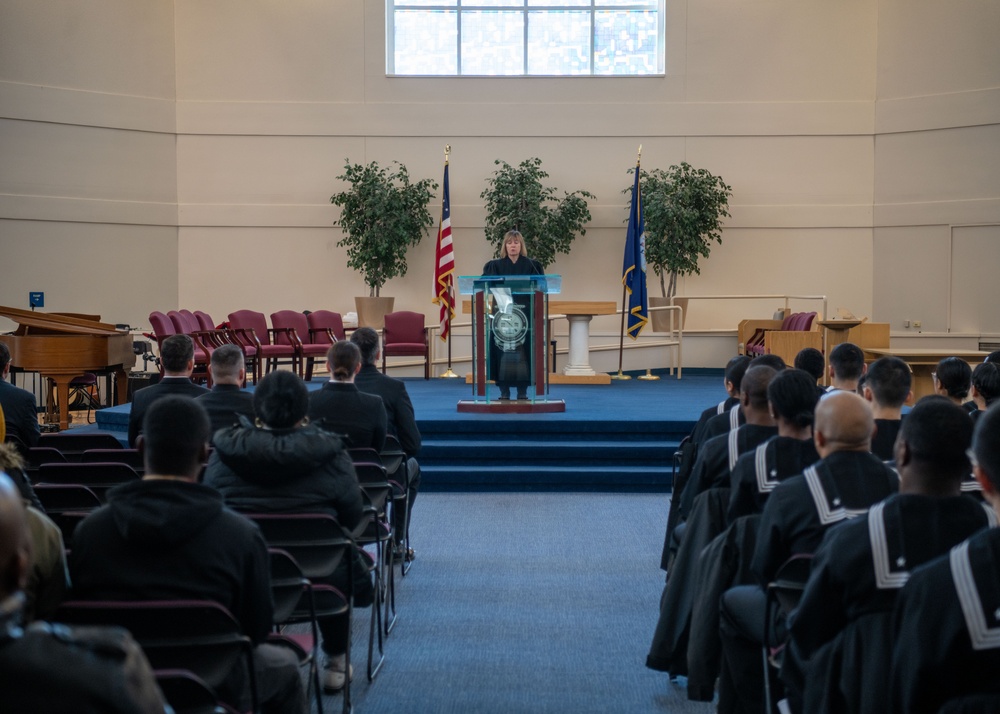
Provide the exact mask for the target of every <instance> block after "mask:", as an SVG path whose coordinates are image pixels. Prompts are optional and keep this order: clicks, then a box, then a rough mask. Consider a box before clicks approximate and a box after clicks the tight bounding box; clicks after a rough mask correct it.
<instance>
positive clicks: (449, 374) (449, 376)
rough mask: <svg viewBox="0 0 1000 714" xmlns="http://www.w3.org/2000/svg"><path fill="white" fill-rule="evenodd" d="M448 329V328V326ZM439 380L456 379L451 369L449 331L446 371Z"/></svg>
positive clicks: (449, 332) (449, 331)
mask: <svg viewBox="0 0 1000 714" xmlns="http://www.w3.org/2000/svg"><path fill="white" fill-rule="evenodd" d="M449 327H450V326H449ZM440 378H441V379H457V378H458V375H457V374H455V372H453V371H452V369H451V329H449V330H448V369H447V370H445V372H444V373H443V374H442V375H441V376H440Z"/></svg>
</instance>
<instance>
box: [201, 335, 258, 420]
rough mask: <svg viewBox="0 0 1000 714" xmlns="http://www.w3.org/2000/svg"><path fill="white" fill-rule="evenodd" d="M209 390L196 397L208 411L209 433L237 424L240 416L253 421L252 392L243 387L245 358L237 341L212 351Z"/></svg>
mask: <svg viewBox="0 0 1000 714" xmlns="http://www.w3.org/2000/svg"><path fill="white" fill-rule="evenodd" d="M209 368H210V369H211V370H212V391H211V392H208V393H207V394H202V395H201V396H200V397H198V403H199V404H201V406H203V407H204V408H205V411H206V412H208V418H209V420H210V421H211V422H212V434H213V436H214V434H215V432H217V431H218V430H219V429H225V428H227V427H230V426H233V425H235V424H238V423H239V421H240V417H241V416H245V417H246V418H247V419H250V420H251V421H253V394H252V393H251V392H247V391H244V390H243V384H244V383H245V382H246V377H247V373H246V358H245V357H244V355H243V350H241V349H240V348H239V347H237V346H236V345H222V347H218V348H216V349H215V351H213V352H212V360H211V364H210V365H209Z"/></svg>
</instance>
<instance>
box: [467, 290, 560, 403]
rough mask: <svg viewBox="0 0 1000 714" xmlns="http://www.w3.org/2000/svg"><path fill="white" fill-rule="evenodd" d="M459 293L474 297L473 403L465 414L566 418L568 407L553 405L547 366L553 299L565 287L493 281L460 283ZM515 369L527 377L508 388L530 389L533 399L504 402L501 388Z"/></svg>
mask: <svg viewBox="0 0 1000 714" xmlns="http://www.w3.org/2000/svg"><path fill="white" fill-rule="evenodd" d="M458 285H459V292H460V293H461V294H463V295H471V296H472V314H473V320H472V385H473V389H472V392H473V398H472V399H471V400H461V401H459V403H458V411H460V412H500V413H503V412H514V413H525V412H528V413H530V412H562V411H565V410H566V403H565V402H563V401H562V400H561V399H550V398H549V394H548V383H549V379H548V378H549V373H548V364H547V360H546V348H547V346H548V325H549V321H548V310H549V302H548V296H549V295H550V294H557V293H558V292H559V291H560V289H561V287H562V278H561V277H560V276H558V275H507V276H502V275H496V276H493V275H490V276H478V277H474V276H466V277H459V279H458ZM511 369H515V371H516V373H517V374H519V375H523V377H524V378H523V379H522V378H521V377H520V376H519V377H518V378H517V379H514V378H511V377H510V376H507V377H506V382H507V383H508V384H511V383H515V384H516V383H522V384H523V383H527V385H528V387H527V388H528V390H530V392H531V394H530V396H529V398H528V399H513V400H512V399H500V389H499V387H498V386H497V385H496V381H499V379H500V376H502V375H503V374H504V373H505V370H507V371H506V374H507V375H510V374H511V371H510V370H511Z"/></svg>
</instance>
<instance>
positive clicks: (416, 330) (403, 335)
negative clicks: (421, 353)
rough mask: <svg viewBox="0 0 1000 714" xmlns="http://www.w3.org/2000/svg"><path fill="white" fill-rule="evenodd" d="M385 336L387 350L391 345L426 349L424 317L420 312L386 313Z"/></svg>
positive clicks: (401, 311)
mask: <svg viewBox="0 0 1000 714" xmlns="http://www.w3.org/2000/svg"><path fill="white" fill-rule="evenodd" d="M384 334H385V346H386V347H387V348H388V347H389V346H390V345H393V346H401V345H411V346H417V347H425V346H426V344H427V336H426V335H427V333H426V331H425V329H424V316H423V315H422V314H421V313H419V312H410V311H408V310H400V311H399V312H389V313H386V316H385V332H384Z"/></svg>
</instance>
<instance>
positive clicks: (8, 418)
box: [0, 342, 41, 449]
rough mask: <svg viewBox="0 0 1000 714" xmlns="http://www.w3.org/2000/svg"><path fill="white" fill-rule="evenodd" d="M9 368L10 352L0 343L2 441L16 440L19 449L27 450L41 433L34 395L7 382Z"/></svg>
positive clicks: (34, 443) (33, 444)
mask: <svg viewBox="0 0 1000 714" xmlns="http://www.w3.org/2000/svg"><path fill="white" fill-rule="evenodd" d="M10 366H11V365H10V350H9V349H8V348H7V345H6V344H5V343H3V342H0V414H2V416H3V423H4V431H5V435H4V439H5V440H11V441H13V440H14V439H16V440H17V441H15V443H18V442H20V444H19V448H22V449H29V448H31V447H33V446H35V445H36V444H37V443H38V435H39V433H40V431H41V430H40V429H39V426H38V409H37V407H36V405H35V395H34V394H32V393H31V392H29V391H27V390H26V389H21V388H20V387H15V386H14V385H13V384H11V383H10V382H9V381H7V380H8V379H9V377H10ZM12 437H13V438H12Z"/></svg>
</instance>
